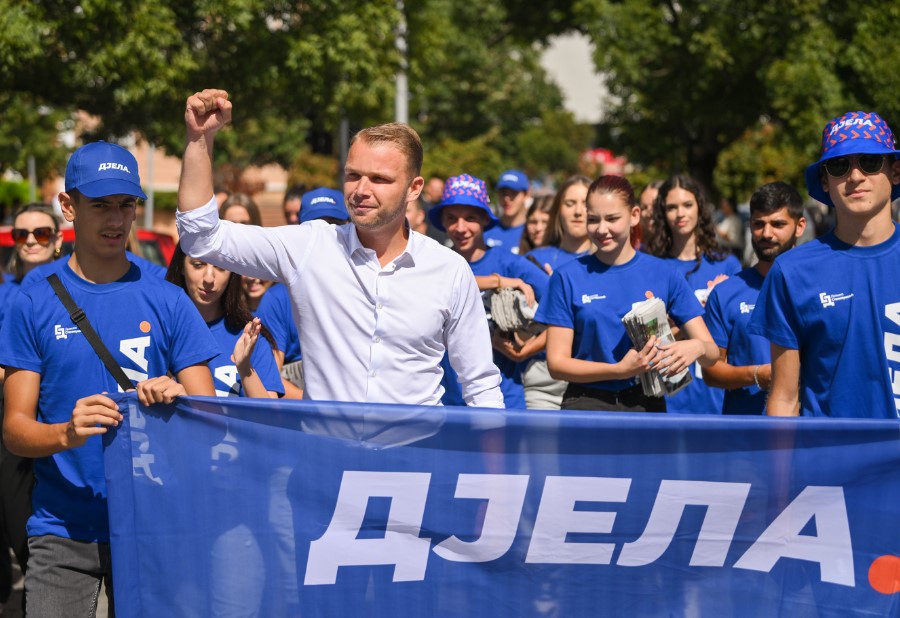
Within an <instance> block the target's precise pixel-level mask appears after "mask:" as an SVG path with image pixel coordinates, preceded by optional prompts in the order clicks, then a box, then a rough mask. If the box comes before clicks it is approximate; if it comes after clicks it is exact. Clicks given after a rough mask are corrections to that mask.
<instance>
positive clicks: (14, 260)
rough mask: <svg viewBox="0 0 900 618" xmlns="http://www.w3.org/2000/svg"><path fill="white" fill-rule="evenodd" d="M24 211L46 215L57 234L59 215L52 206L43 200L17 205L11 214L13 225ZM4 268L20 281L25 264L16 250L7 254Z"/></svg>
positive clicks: (0, 279)
mask: <svg viewBox="0 0 900 618" xmlns="http://www.w3.org/2000/svg"><path fill="white" fill-rule="evenodd" d="M26 212H39V213H41V214H43V215H47V216H48V217H50V219H51V220H52V221H53V234H54V235H55V234H59V217H58V216H57V215H56V211H55V210H53V206H51V205H50V204H45V203H44V202H31V203H30V204H24V205H22V206H19V207H18V208H16V211H15V212H14V213H13V216H12V222H13V226H15V224H16V219H18V218H19V215H24V214H25V213H26ZM51 242H52V241H51ZM6 270H7V272H8V273H11V274H12V275H13V277H15V280H16V281H21V280H22V278H23V277H24V276H25V266H24V265H23V264H22V262H21V260H19V252H18V251H13V252H12V254H11V255H10V256H9V264H8V265H7V268H6ZM0 281H3V279H2V278H0Z"/></svg>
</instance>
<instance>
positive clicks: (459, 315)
mask: <svg viewBox="0 0 900 618" xmlns="http://www.w3.org/2000/svg"><path fill="white" fill-rule="evenodd" d="M177 223H178V233H179V234H180V237H181V247H182V248H183V249H184V251H185V253H187V254H188V255H190V256H192V257H196V258H198V259H201V260H203V261H205V262H209V263H210V264H214V265H216V266H219V267H221V268H226V269H228V270H230V271H233V272H237V273H240V274H242V275H249V276H252V277H257V278H259V279H262V280H265V281H280V282H281V283H284V284H285V285H286V286H287V287H288V289H289V290H290V296H291V308H292V311H293V315H294V320H295V321H296V323H297V331H298V332H299V334H300V345H301V348H302V349H303V372H304V377H305V381H306V391H305V392H306V394H305V397H306V398H308V399H316V400H330V401H356V402H371V403H403V404H415V405H428V404H431V405H435V404H439V403H440V399H441V395H443V392H444V389H443V387H442V386H441V385H440V381H441V376H442V374H443V371H442V370H441V367H440V362H441V359H442V358H443V356H444V351H445V350H446V351H447V352H448V355H449V358H450V364H451V365H452V366H453V368H454V369H455V370H456V372H457V373H458V374H459V381H460V385H461V387H462V393H463V398H464V399H465V401H466V403H467V404H468V405H470V406H480V407H489V408H502V407H503V395H502V394H501V393H500V372H499V370H498V369H497V367H496V366H495V365H494V363H493V361H492V351H491V343H490V334H489V331H488V324H487V320H486V319H485V312H484V306H483V304H482V300H481V294H480V293H479V291H478V286H477V284H476V283H475V278H474V276H473V275H472V270H471V269H470V268H469V265H468V264H467V263H466V261H465V260H464V259H463V258H462V257H461V256H459V255H457V254H456V253H454V252H453V251H451V250H450V249H448V248H446V247H443V246H441V245H440V244H438V243H437V242H435V241H434V240H432V239H430V238H428V237H427V236H423V235H422V234H418V233H416V232H413V231H410V234H409V241H408V242H407V245H406V250H405V251H404V252H403V253H402V254H401V255H400V256H398V257H397V258H396V259H395V260H393V261H392V262H390V263H389V264H387V265H386V266H385V267H384V268H382V267H381V264H380V263H379V261H378V258H377V256H376V255H375V251H374V250H372V249H367V248H365V247H363V246H362V244H361V243H360V241H359V237H358V236H357V234H356V228H355V226H353V225H352V224H347V225H342V226H336V225H330V224H328V223H325V222H324V221H310V222H307V223H304V224H302V225H286V226H281V227H275V228H261V227H257V226H253V225H240V224H234V223H231V222H230V221H221V220H220V219H219V215H218V211H217V209H216V201H215V199H212V200H210V202H209V203H208V204H206V205H205V206H203V207H201V208H198V209H196V210H192V211H190V212H186V213H183V212H179V213H178V215H177Z"/></svg>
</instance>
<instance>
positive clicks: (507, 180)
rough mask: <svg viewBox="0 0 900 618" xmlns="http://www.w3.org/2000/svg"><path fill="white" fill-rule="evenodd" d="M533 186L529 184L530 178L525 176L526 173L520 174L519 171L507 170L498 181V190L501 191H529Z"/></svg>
mask: <svg viewBox="0 0 900 618" xmlns="http://www.w3.org/2000/svg"><path fill="white" fill-rule="evenodd" d="M530 186H531V185H530V184H529V182H528V176H526V175H525V172H520V171H519V170H506V171H505V172H503V173H502V174H500V179H499V180H498V181H497V190H498V191H499V190H500V189H512V190H513V191H528V188H529V187H530Z"/></svg>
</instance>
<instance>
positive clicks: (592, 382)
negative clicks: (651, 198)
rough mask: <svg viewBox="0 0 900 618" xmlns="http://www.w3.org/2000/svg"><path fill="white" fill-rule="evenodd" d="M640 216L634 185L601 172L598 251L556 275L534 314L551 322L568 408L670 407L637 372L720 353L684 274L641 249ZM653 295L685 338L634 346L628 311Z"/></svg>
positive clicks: (593, 224)
mask: <svg viewBox="0 0 900 618" xmlns="http://www.w3.org/2000/svg"><path fill="white" fill-rule="evenodd" d="M640 220H641V210H640V207H639V206H638V204H637V201H636V200H635V197H634V189H633V188H632V187H631V184H630V183H629V182H628V181H627V180H625V179H624V178H622V177H620V176H601V177H600V178H598V179H597V180H595V181H594V182H593V183H592V184H591V186H590V187H589V188H588V194H587V229H588V233H589V235H590V238H591V240H592V241H593V243H594V245H595V246H596V247H597V250H596V251H595V252H594V253H593V254H592V255H586V256H582V257H579V258H576V259H574V260H572V261H571V262H569V263H567V264H564V265H563V266H561V267H560V268H558V269H557V270H556V272H554V274H553V276H552V277H551V278H550V289H549V290H548V292H547V294H546V296H545V297H544V302H543V303H542V304H541V306H540V308H539V309H538V314H537V316H536V317H535V319H536V320H537V321H539V322H543V323H544V324H548V325H549V326H548V329H547V362H548V364H549V367H550V374H551V375H552V376H553V377H554V378H556V379H561V380H568V381H569V387H568V388H567V389H566V393H565V395H564V397H563V402H562V408H563V409H573V410H627V411H647V412H664V411H665V410H666V401H665V400H664V398H662V397H659V398H656V397H648V396H646V395H644V393H643V389H642V388H641V386H640V385H639V384H637V383H636V381H635V378H636V377H637V376H638V375H640V374H641V373H644V372H646V371H648V370H650V369H656V370H658V371H659V372H660V373H661V374H663V375H676V374H678V373H680V372H681V371H682V370H684V369H685V367H687V366H688V365H690V364H693V363H694V362H700V363H702V364H703V365H704V366H709V365H711V364H712V363H714V362H715V361H716V359H717V358H718V356H719V350H718V348H717V347H716V345H715V343H714V342H713V340H712V337H711V336H710V334H709V331H708V330H707V328H706V324H705V323H704V322H703V317H702V315H703V308H702V307H701V306H700V303H698V302H697V300H696V298H694V295H693V294H691V291H690V288H688V286H687V283H686V282H685V280H684V277H683V276H682V275H681V274H680V273H679V272H678V271H677V270H676V269H675V268H674V267H673V266H672V265H671V264H668V263H667V262H666V261H664V260H660V259H658V258H655V257H652V256H649V255H647V254H644V253H639V252H637V251H636V250H635V248H634V245H633V243H632V230H633V229H634V228H635V227H637V226H639V225H640ZM653 297H656V298H659V299H660V300H662V301H663V303H665V305H666V311H667V312H668V314H669V315H670V316H671V317H672V318H673V319H674V320H675V322H676V323H678V324H680V325H681V328H682V330H683V331H684V333H686V334H687V338H686V339H683V340H681V341H676V342H674V343H671V344H669V345H665V346H660V345H658V342H657V340H656V338H655V337H651V338H650V340H649V341H648V342H647V345H645V346H644V347H643V349H641V350H636V349H634V348H633V346H632V343H631V339H630V338H629V337H628V334H627V333H626V331H625V326H624V325H623V324H622V317H623V316H624V315H625V314H626V313H628V312H629V311H631V309H632V307H633V305H634V304H635V303H638V302H641V301H644V300H646V299H648V298H653Z"/></svg>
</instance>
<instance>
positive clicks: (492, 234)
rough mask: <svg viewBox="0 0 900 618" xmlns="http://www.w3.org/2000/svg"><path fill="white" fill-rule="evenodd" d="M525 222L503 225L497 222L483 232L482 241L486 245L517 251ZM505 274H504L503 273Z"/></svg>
mask: <svg viewBox="0 0 900 618" xmlns="http://www.w3.org/2000/svg"><path fill="white" fill-rule="evenodd" d="M524 231H525V224H524V223H523V224H522V225H514V226H512V227H503V226H502V225H500V224H499V223H498V224H497V225H495V226H494V227H492V228H491V229H489V230H488V231H486V232H485V233H484V242H485V243H487V246H488V247H492V248H495V247H503V248H504V249H506V250H507V251H509V252H511V253H515V254H518V253H519V243H520V242H522V233H523V232H524ZM504 276H505V275H504Z"/></svg>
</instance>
